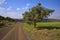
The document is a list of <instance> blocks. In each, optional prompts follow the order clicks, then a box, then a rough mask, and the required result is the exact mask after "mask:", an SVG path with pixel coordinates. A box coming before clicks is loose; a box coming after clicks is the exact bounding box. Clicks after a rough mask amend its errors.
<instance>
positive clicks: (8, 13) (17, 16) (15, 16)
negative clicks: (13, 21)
mask: <svg viewBox="0 0 60 40" xmlns="http://www.w3.org/2000/svg"><path fill="white" fill-rule="evenodd" d="M7 16H8V17H11V18H19V19H20V18H22V14H20V13H18V12H7Z"/></svg>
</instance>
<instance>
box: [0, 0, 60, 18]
mask: <svg viewBox="0 0 60 40" xmlns="http://www.w3.org/2000/svg"><path fill="white" fill-rule="evenodd" d="M38 2H40V3H41V4H42V6H43V7H46V8H49V9H54V10H55V12H53V14H52V15H51V16H50V17H49V18H55V19H56V18H58V19H60V0H0V15H1V16H5V17H7V16H8V17H11V18H18V19H20V18H22V17H23V16H22V13H24V12H25V11H27V10H28V9H29V8H32V7H33V6H36V5H37V3H38Z"/></svg>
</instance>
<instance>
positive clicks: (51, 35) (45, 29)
mask: <svg viewBox="0 0 60 40" xmlns="http://www.w3.org/2000/svg"><path fill="white" fill-rule="evenodd" d="M24 26H25V27H24V29H25V31H26V32H27V33H28V34H29V36H31V38H32V39H33V40H59V39H60V29H59V28H60V22H41V23H37V27H36V28H34V27H33V25H29V24H26V23H25V25H24ZM38 28H39V30H37V29H38ZM41 28H42V29H41ZM49 28H50V30H49ZM56 28H57V29H56Z"/></svg>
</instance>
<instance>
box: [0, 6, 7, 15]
mask: <svg viewBox="0 0 60 40" xmlns="http://www.w3.org/2000/svg"><path fill="white" fill-rule="evenodd" d="M5 13H6V10H5V8H4V7H0V15H1V16H5V15H6V14H5Z"/></svg>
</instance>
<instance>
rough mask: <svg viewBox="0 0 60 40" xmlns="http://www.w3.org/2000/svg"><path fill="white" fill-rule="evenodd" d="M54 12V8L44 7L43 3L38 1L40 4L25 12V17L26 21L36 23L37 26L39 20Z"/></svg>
mask: <svg viewBox="0 0 60 40" xmlns="http://www.w3.org/2000/svg"><path fill="white" fill-rule="evenodd" d="M52 12H54V10H52V9H48V8H45V7H42V6H41V3H38V5H36V6H34V7H32V8H31V9H29V11H26V12H24V14H23V19H24V21H25V22H27V23H29V24H34V26H36V23H37V22H38V21H42V19H44V18H48V16H50V14H52Z"/></svg>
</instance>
